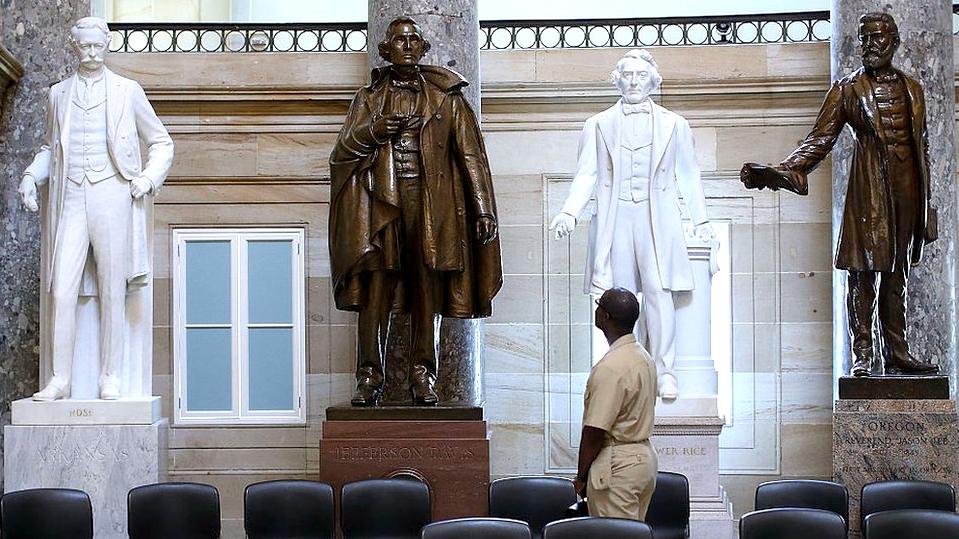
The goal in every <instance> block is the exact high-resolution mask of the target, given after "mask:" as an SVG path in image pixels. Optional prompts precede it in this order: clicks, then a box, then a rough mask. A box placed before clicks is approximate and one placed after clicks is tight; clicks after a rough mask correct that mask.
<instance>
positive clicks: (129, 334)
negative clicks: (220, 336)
mask: <svg viewBox="0 0 959 539" xmlns="http://www.w3.org/2000/svg"><path fill="white" fill-rule="evenodd" d="M70 31H71V34H72V38H73V46H74V49H75V51H76V53H77V58H78V67H77V71H76V73H75V74H73V75H72V76H70V77H68V78H67V79H65V80H63V81H61V82H59V83H57V84H54V85H53V86H52V87H51V88H50V99H49V104H48V113H47V140H46V144H45V145H44V146H43V147H42V148H41V149H40V151H39V153H37V155H36V157H35V158H34V160H33V162H32V163H31V164H30V166H29V167H28V168H27V169H26V171H25V172H24V175H23V179H22V180H21V182H20V188H19V192H20V195H21V197H22V200H23V203H24V205H25V206H26V207H27V209H29V210H30V211H38V210H40V209H42V212H41V235H42V237H41V346H40V374H41V385H42V387H43V388H42V389H41V390H40V391H38V392H37V393H35V394H34V396H33V398H34V399H35V400H55V399H59V398H65V397H68V396H71V393H72V396H73V397H74V398H77V397H88V398H96V397H97V396H99V397H100V398H102V399H109V400H113V399H118V398H120V397H147V396H150V393H151V378H152V353H151V352H152V346H153V342H152V330H151V326H152V297H151V295H152V286H151V284H152V274H151V266H150V265H151V260H152V257H151V250H152V249H151V247H152V238H151V236H152V216H151V204H152V197H153V195H155V194H156V191H157V189H159V187H160V186H161V185H162V184H163V180H164V179H165V178H166V175H167V172H168V171H169V169H170V165H171V164H172V162H173V141H172V140H171V139H170V135H169V134H168V133H167V130H166V129H165V128H164V127H163V124H162V123H160V120H159V119H158V118H157V116H156V113H155V112H154V111H153V107H151V106H150V102H149V101H148V100H147V98H146V95H145V94H144V92H143V89H142V88H141V87H140V85H139V84H137V83H136V82H135V81H132V80H130V79H126V78H124V77H121V76H119V75H117V74H115V73H113V72H111V71H110V70H109V69H107V68H106V67H105V66H104V63H103V62H104V58H105V57H106V54H107V51H108V46H109V43H110V31H109V28H108V27H107V24H106V22H105V21H104V20H103V19H99V18H96V17H86V18H83V19H80V20H79V21H77V23H76V24H75V25H74V26H73V28H71V30H70ZM141 142H142V144H143V145H144V146H145V149H146V156H147V157H146V162H145V163H143V162H141V155H140V154H141V152H140V147H141V146H140V145H141ZM38 195H39V199H38ZM41 207H42V208H41ZM90 298H94V299H95V302H93V301H91V299H90ZM97 352H98V353H97ZM75 360H76V361H75ZM75 364H77V365H76V368H75ZM78 373H79V374H78ZM77 378H88V379H93V378H95V379H96V382H95V384H96V387H97V389H98V392H95V394H93V395H78V394H77V393H78V391H76V386H77V385H78V384H77V380H76V379H77ZM91 385H92V384H91ZM72 390H73V391H72Z"/></svg>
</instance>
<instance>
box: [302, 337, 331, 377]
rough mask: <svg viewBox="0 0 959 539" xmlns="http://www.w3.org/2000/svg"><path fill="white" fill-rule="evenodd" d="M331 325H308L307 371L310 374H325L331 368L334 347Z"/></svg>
mask: <svg viewBox="0 0 959 539" xmlns="http://www.w3.org/2000/svg"><path fill="white" fill-rule="evenodd" d="M330 344H331V335H330V326H328V325H322V326H319V325H309V326H307V327H306V347H307V350H308V353H309V363H308V365H307V371H306V372H308V373H309V374H324V373H329V372H330V370H331V362H330V358H331V354H330V351H331V349H332V347H331V346H330Z"/></svg>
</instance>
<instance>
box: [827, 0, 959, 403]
mask: <svg viewBox="0 0 959 539" xmlns="http://www.w3.org/2000/svg"><path fill="white" fill-rule="evenodd" d="M951 8H952V3H951V2H944V1H943V0H833V1H832V10H831V17H832V77H833V79H838V78H840V77H843V76H845V75H846V74H847V73H850V72H852V71H853V70H855V69H858V68H859V67H861V66H862V60H861V55H860V49H859V17H860V15H862V14H863V13H867V12H870V11H885V12H888V13H890V14H892V16H893V17H894V18H895V19H896V24H897V25H898V26H899V34H900V38H901V40H902V44H901V45H900V46H899V50H898V51H897V52H896V57H895V58H894V59H893V65H894V66H895V67H897V68H899V69H900V70H902V71H903V72H905V73H906V74H907V75H909V76H911V77H914V78H916V79H917V80H918V81H919V82H920V83H921V84H922V87H923V89H924V90H925V95H926V121H927V123H928V130H929V156H930V159H931V162H930V173H931V176H932V178H931V181H932V203H933V206H935V207H936V208H938V210H939V240H938V241H936V242H934V243H932V244H930V245H928V246H927V247H926V248H925V250H924V251H923V259H922V263H921V264H920V265H919V267H917V268H914V269H913V271H912V272H911V274H910V276H909V307H908V311H907V319H908V326H909V327H908V330H907V338H908V340H909V343H910V346H911V349H912V353H913V355H914V356H916V357H917V358H918V359H921V360H929V361H932V362H934V363H939V364H940V366H941V369H942V372H943V373H945V374H948V375H949V378H950V384H951V388H952V395H953V396H955V395H956V374H957V373H956V366H957V362H956V353H957V343H956V338H957V335H956V318H957V311H956V235H957V228H956V227H957V211H956V204H957V199H956V168H955V146H954V144H953V143H954V136H955V133H954V131H955V88H954V85H955V69H954V67H953V37H952V9H951ZM851 157H852V137H851V136H850V135H849V133H848V130H847V132H846V133H844V134H843V135H842V137H841V138H840V143H839V144H837V145H836V149H835V150H834V151H833V174H832V175H833V238H834V240H835V238H836V237H838V233H839V224H840V223H841V221H842V207H843V200H844V197H845V193H846V179H847V177H848V172H849V166H850V161H851ZM834 245H835V241H834ZM835 273H836V275H835V277H834V287H833V315H834V317H833V320H834V322H833V336H834V339H833V343H834V344H833V346H834V349H833V357H834V365H835V370H836V373H837V375H839V374H842V373H847V372H849V370H850V366H851V361H852V359H851V352H850V349H849V337H848V335H847V334H846V327H847V326H846V307H845V290H846V288H845V272H841V271H837V272H835Z"/></svg>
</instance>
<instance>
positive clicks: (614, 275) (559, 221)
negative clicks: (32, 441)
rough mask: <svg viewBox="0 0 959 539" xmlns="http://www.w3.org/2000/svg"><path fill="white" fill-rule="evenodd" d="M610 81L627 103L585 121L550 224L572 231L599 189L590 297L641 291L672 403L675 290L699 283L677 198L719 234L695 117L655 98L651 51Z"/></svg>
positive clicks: (702, 228)
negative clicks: (710, 214) (711, 217)
mask: <svg viewBox="0 0 959 539" xmlns="http://www.w3.org/2000/svg"><path fill="white" fill-rule="evenodd" d="M612 80H613V84H615V85H616V87H617V88H618V89H619V90H620V92H621V93H622V99H620V100H619V101H618V102H617V103H616V104H615V105H613V106H612V107H610V108H608V109H606V110H604V111H603V112H600V113H599V114H597V115H595V116H592V117H591V118H589V119H587V120H586V125H585V126H584V127H583V133H582V135H581V137H580V141H579V159H578V164H577V170H576V177H575V178H573V182H572V185H571V187H570V192H569V196H568V197H567V199H566V203H565V204H564V205H563V209H562V211H561V213H560V214H558V215H557V216H556V217H555V218H554V219H553V222H552V223H551V224H550V228H551V229H552V230H554V231H555V233H556V237H557V238H562V237H565V236H567V235H569V234H571V233H572V232H573V229H574V228H575V226H576V218H577V216H579V214H580V213H581V212H582V211H583V209H584V208H585V207H586V205H587V203H588V202H589V200H590V198H591V197H592V196H593V195H594V194H595V196H596V213H595V214H594V215H593V216H592V220H591V230H590V241H589V254H588V257H587V265H586V271H585V273H586V293H588V294H594V295H599V294H602V293H603V292H604V291H606V290H609V289H610V288H613V287H623V288H626V289H628V290H631V291H633V292H635V293H641V294H642V305H643V312H644V316H643V317H642V318H641V319H640V322H639V327H637V332H638V333H639V335H640V337H645V338H646V339H648V345H649V348H650V350H649V351H650V354H651V355H652V356H653V358H654V359H655V361H656V365H657V369H658V371H659V395H660V396H661V397H663V398H664V399H667V400H671V399H676V398H677V397H678V396H679V386H678V383H677V380H676V375H675V373H674V372H673V361H674V359H675V356H676V346H675V340H676V327H675V326H676V324H675V307H674V305H673V296H672V293H673V292H677V291H688V290H692V289H693V271H692V266H691V265H690V262H689V257H688V255H687V252H686V241H685V234H684V231H683V224H682V221H681V218H680V209H679V199H678V197H679V195H682V197H683V200H684V201H685V202H686V206H687V208H688V210H689V214H690V216H691V218H692V221H693V224H694V225H695V229H694V234H695V235H696V236H697V237H699V238H703V239H706V238H712V237H713V235H714V234H713V230H712V226H711V225H710V224H709V222H708V218H707V216H706V200H705V197H704V196H703V190H702V185H701V183H700V174H699V165H698V164H697V163H696V155H695V152H694V148H693V135H692V132H691V131H690V128H689V123H688V122H687V121H686V119H685V118H683V117H682V116H679V115H678V114H676V113H673V112H670V111H668V110H666V109H664V108H663V107H660V106H659V105H657V104H656V103H653V101H652V99H650V97H649V95H650V93H652V92H653V91H654V90H656V89H657V88H658V87H659V85H660V83H661V82H662V77H661V76H660V74H659V69H658V67H657V65H656V62H655V61H654V60H653V57H652V55H650V54H649V52H648V51H646V50H632V51H629V52H628V53H626V55H625V56H624V57H623V58H622V59H621V60H619V62H617V64H616V69H615V70H614V71H613V72H612ZM643 324H645V326H643ZM702 331H706V332H708V331H709V328H702ZM640 342H643V341H642V340H640Z"/></svg>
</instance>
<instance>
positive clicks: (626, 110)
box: [623, 99, 652, 114]
mask: <svg viewBox="0 0 959 539" xmlns="http://www.w3.org/2000/svg"><path fill="white" fill-rule="evenodd" d="M651 111H652V109H651V108H650V105H649V100H648V99H644V100H643V102H642V103H623V114H636V113H640V114H649V113H650V112H651Z"/></svg>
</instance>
